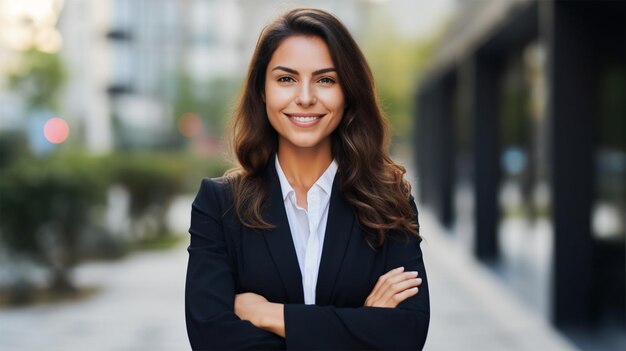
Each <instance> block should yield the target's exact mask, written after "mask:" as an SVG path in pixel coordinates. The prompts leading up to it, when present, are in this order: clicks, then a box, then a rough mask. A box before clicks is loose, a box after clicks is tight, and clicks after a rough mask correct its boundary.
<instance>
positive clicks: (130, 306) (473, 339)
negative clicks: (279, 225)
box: [0, 210, 574, 351]
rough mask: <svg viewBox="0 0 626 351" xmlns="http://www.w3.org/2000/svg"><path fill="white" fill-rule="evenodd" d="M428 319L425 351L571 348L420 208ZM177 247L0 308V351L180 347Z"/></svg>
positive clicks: (180, 259)
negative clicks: (82, 294)
mask: <svg viewBox="0 0 626 351" xmlns="http://www.w3.org/2000/svg"><path fill="white" fill-rule="evenodd" d="M420 222H421V225H422V231H423V233H424V237H425V240H424V242H423V243H422V248H423V251H424V256H425V261H426V266H427V267H426V268H427V272H428V276H429V279H430V289H431V304H432V319H431V326H430V332H429V337H428V341H427V343H426V350H481V351H489V350H494V351H495V350H497V351H501V350H533V351H534V350H554V351H557V350H574V347H573V346H572V345H571V344H570V343H568V342H567V341H566V340H564V339H563V338H562V337H561V336H560V335H559V334H557V333H556V332H555V331H554V330H553V329H552V328H551V327H550V326H549V325H547V324H545V323H544V322H543V321H542V320H540V319H539V318H538V317H536V316H534V315H533V314H531V313H530V312H529V311H528V310H527V309H526V308H525V307H524V306H522V305H521V303H519V302H518V301H517V300H516V299H515V298H514V297H513V295H512V294H511V293H510V292H509V291H508V290H507V289H506V288H505V287H504V286H503V285H502V284H501V283H500V282H499V281H498V280H497V278H495V277H494V276H493V275H492V273H491V272H490V271H488V270H486V269H485V268H483V267H482V266H480V265H479V264H477V263H476V262H475V261H474V260H473V259H472V258H471V257H468V256H467V255H466V254H465V253H464V252H463V251H462V250H461V249H460V248H458V247H457V246H456V245H455V243H453V242H451V241H449V239H447V237H446V236H445V235H444V234H443V233H442V230H441V229H440V227H439V226H438V224H437V222H436V221H434V220H433V217H432V216H431V215H430V214H429V213H428V212H427V211H425V210H421V211H420ZM185 249H186V244H184V245H182V246H179V247H177V248H175V249H173V250H171V251H166V252H142V253H137V254H135V255H133V256H131V257H128V258H126V259H124V260H121V261H118V262H115V263H90V264H85V265H83V266H81V267H79V268H78V269H77V270H76V272H75V278H76V281H77V282H78V283H79V284H82V285H83V286H99V287H101V291H100V293H99V294H98V295H96V296H95V297H93V298H91V299H89V300H86V301H80V302H74V303H62V304H55V305H41V306H34V307H28V308H19V309H9V310H0V350H20V351H21V350H37V351H46V350H63V351H66V350H90V351H95V350H103V351H104V350H107V351H117V350H120V351H121V350H151V351H159V350H186V349H188V348H189V346H188V345H189V344H188V341H187V336H186V332H185V323H184V310H183V307H184V295H183V293H184V279H185V269H186V262H187V252H186V250H185Z"/></svg>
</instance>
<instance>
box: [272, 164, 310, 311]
mask: <svg viewBox="0 0 626 351" xmlns="http://www.w3.org/2000/svg"><path fill="white" fill-rule="evenodd" d="M267 171H268V175H269V178H270V196H269V198H268V201H267V203H266V206H267V207H266V209H265V215H266V220H267V221H268V222H269V223H270V224H273V225H274V226H275V228H274V229H272V230H268V231H265V233H263V237H264V238H265V242H266V244H267V247H268V249H269V250H270V252H271V255H272V258H273V259H274V264H275V265H276V269H277V270H278V272H279V274H280V278H281V280H282V282H283V287H284V288H285V291H286V294H287V297H288V299H289V301H290V302H291V303H298V304H302V303H304V292H303V290H302V274H301V273H300V266H299V265H298V256H297V255H296V249H295V245H294V243H293V238H292V237H291V230H290V229H289V221H288V219H287V213H286V212H285V203H284V200H283V195H282V191H281V188H280V181H279V180H278V174H277V173H276V168H275V166H274V162H270V165H269V166H268V170H267Z"/></svg>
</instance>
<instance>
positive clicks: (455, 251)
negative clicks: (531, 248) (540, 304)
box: [420, 209, 576, 351]
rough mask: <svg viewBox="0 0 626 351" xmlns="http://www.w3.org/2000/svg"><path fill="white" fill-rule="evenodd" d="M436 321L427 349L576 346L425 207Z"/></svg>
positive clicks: (424, 227)
mask: <svg viewBox="0 0 626 351" xmlns="http://www.w3.org/2000/svg"><path fill="white" fill-rule="evenodd" d="M420 226H421V232H422V235H423V238H424V241H422V246H421V247H422V251H423V253H424V260H425V264H426V272H427V273H428V282H429V288H430V299H431V322H430V330H429V335H428V340H427V341H426V346H425V350H481V351H489V350H493V351H500V350H507V351H513V350H518V351H522V350H528V351H534V350H551V351H558V350H576V348H575V347H574V346H573V344H572V343H570V342H569V341H567V340H566V339H565V338H563V337H562V336H561V335H560V334H559V333H558V332H557V331H555V330H554V328H553V327H552V326H550V325H549V324H547V323H546V322H545V321H543V320H542V319H540V317H538V316H536V315H534V314H532V313H531V312H530V311H529V310H528V309H527V308H525V307H524V306H523V305H522V303H521V302H520V301H518V300H517V299H516V298H515V297H514V295H513V294H512V292H511V291H509V290H508V288H507V287H505V286H504V284H503V283H502V282H501V281H499V280H498V278H497V277H496V276H495V275H494V274H493V273H492V272H491V271H489V270H488V269H486V268H485V267H483V266H481V265H480V264H479V263H478V262H477V261H476V260H475V259H474V258H472V257H471V256H469V255H468V254H467V253H466V252H464V251H463V250H462V249H461V248H460V247H459V246H458V245H456V244H455V242H453V241H452V240H451V239H450V238H448V237H447V236H446V234H445V231H444V230H443V229H442V228H441V227H440V226H439V224H438V223H437V221H436V220H434V217H433V216H432V215H431V214H430V213H429V212H428V211H427V210H425V209H421V210H420Z"/></svg>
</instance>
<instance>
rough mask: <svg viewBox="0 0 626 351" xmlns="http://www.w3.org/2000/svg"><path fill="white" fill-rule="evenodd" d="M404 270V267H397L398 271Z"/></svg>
mask: <svg viewBox="0 0 626 351" xmlns="http://www.w3.org/2000/svg"><path fill="white" fill-rule="evenodd" d="M403 270H404V267H398V268H396V271H398V272H402V271H403Z"/></svg>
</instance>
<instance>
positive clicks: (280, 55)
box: [265, 35, 344, 148]
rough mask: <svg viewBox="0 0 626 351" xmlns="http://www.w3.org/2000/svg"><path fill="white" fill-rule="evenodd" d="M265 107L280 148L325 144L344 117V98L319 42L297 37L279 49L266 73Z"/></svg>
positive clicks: (307, 37) (324, 46) (322, 46)
mask: <svg viewBox="0 0 626 351" xmlns="http://www.w3.org/2000/svg"><path fill="white" fill-rule="evenodd" d="M265 108H266V111H267V116H268V118H269V121H270V124H271V125H272V126H273V127H274V129H275V130H276V131H277V132H278V135H279V145H284V146H287V147H297V148H317V147H324V146H325V147H329V146H330V134H331V133H332V132H333V131H334V130H335V128H337V126H338V125H339V122H341V118H342V117H343V112H344V95H343V91H342V90H341V86H340V82H339V80H338V76H337V72H336V70H335V66H334V64H333V60H332V58H331V56H330V52H329V51H328V46H327V45H326V43H325V42H324V41H323V40H322V39H320V38H319V37H315V36H302V35H297V36H292V37H289V38H287V39H285V40H283V42H282V43H281V44H280V45H279V46H278V48H277V49H276V51H274V54H273V55H272V58H271V60H270V62H269V64H268V66H267V71H266V74H265ZM285 144H287V145H285Z"/></svg>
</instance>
